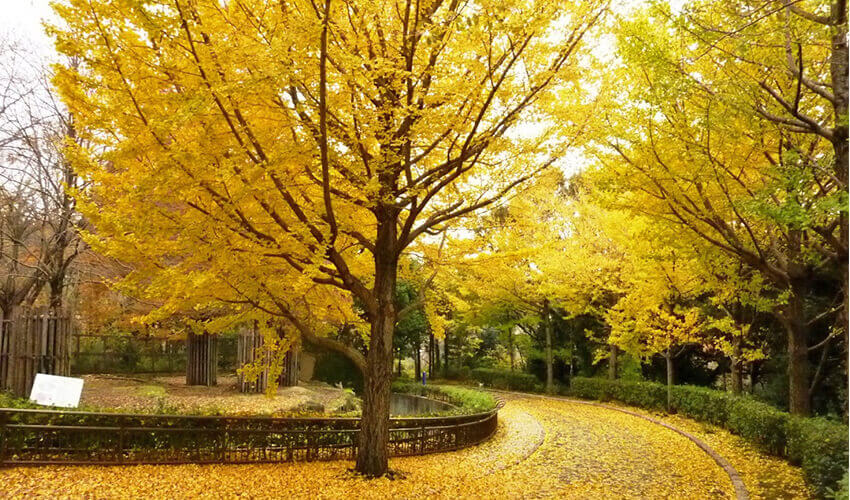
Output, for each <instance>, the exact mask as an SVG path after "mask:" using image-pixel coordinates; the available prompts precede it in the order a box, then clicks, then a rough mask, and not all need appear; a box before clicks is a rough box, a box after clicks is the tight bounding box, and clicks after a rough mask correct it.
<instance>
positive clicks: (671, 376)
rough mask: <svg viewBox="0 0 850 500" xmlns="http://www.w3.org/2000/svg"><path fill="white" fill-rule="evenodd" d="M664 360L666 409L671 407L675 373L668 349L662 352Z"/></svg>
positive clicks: (671, 356)
mask: <svg viewBox="0 0 850 500" xmlns="http://www.w3.org/2000/svg"><path fill="white" fill-rule="evenodd" d="M664 360H665V361H666V362H667V411H670V410H671V409H672V408H673V383H674V379H675V373H674V369H673V353H672V352H671V351H670V349H667V351H666V352H665V353H664Z"/></svg>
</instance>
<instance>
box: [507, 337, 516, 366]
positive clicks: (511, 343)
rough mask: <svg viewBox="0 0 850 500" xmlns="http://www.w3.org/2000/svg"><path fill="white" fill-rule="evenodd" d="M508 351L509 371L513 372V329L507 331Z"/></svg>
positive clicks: (514, 354) (514, 355)
mask: <svg viewBox="0 0 850 500" xmlns="http://www.w3.org/2000/svg"><path fill="white" fill-rule="evenodd" d="M508 350H509V355H510V358H511V371H514V364H515V362H514V358H515V357H516V353H514V329H513V327H511V328H509V329H508Z"/></svg>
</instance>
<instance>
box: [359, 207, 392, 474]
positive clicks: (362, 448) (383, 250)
mask: <svg viewBox="0 0 850 500" xmlns="http://www.w3.org/2000/svg"><path fill="white" fill-rule="evenodd" d="M377 210H378V235H377V236H378V237H377V241H376V245H375V250H374V255H375V285H374V289H373V294H374V297H375V302H376V307H375V310H374V312H373V313H372V315H371V318H370V319H371V335H370V337H369V351H368V353H367V355H366V370H365V374H364V380H363V412H362V417H361V419H360V443H359V446H358V449H357V464H356V466H355V469H356V470H357V472H359V473H360V474H363V475H365V476H367V477H376V476H381V475H384V474H386V472H387V466H388V450H387V444H388V442H389V435H390V434H389V427H390V426H389V423H390V384H391V376H392V352H393V334H394V332H395V322H396V315H397V314H398V311H397V309H396V304H395V289H396V282H397V278H398V275H397V273H398V257H397V253H396V248H395V245H396V241H397V236H396V231H397V224H396V223H397V219H398V214H397V212H396V210H397V209H396V208H394V207H392V208H390V207H379V208H378V209H377Z"/></svg>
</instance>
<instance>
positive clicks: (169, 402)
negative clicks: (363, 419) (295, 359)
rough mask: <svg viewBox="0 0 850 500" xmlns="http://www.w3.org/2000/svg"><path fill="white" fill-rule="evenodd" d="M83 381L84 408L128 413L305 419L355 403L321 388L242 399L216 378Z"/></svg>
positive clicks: (312, 385)
mask: <svg viewBox="0 0 850 500" xmlns="http://www.w3.org/2000/svg"><path fill="white" fill-rule="evenodd" d="M83 379H84V380H85V383H84V384H83V394H82V400H81V406H82V407H84V408H110V409H117V410H122V411H126V412H138V411H140V412H152V411H158V412H161V413H170V412H172V411H175V412H176V411H179V412H181V413H185V412H198V413H202V414H225V415H307V414H329V413H345V412H346V411H351V410H352V409H353V405H355V404H356V402H357V400H356V398H354V397H353V395H352V394H351V393H350V392H349V391H346V390H344V389H339V388H336V387H332V386H329V385H327V384H324V383H320V382H302V385H300V386H298V387H281V388H278V390H277V394H275V395H274V396H272V397H269V396H267V395H265V394H242V393H240V392H239V391H238V390H237V389H236V377H235V376H219V377H218V385H217V386H214V387H203V386H187V385H186V384H185V376H183V375H174V376H150V377H144V376H132V377H130V376H128V377H123V376H115V375H85V376H84V377H83Z"/></svg>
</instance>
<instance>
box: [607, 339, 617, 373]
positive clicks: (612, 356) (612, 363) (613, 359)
mask: <svg viewBox="0 0 850 500" xmlns="http://www.w3.org/2000/svg"><path fill="white" fill-rule="evenodd" d="M608 352H609V354H608V378H609V379H611V380H616V379H617V353H618V351H617V346H615V345H614V344H611V345H610V346H609V348H608Z"/></svg>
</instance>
